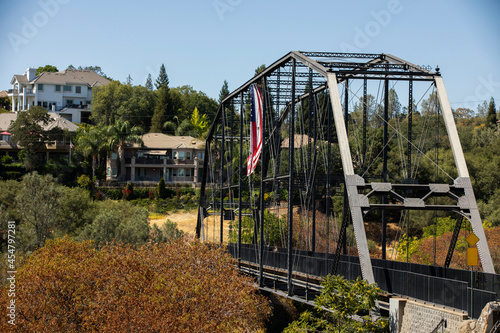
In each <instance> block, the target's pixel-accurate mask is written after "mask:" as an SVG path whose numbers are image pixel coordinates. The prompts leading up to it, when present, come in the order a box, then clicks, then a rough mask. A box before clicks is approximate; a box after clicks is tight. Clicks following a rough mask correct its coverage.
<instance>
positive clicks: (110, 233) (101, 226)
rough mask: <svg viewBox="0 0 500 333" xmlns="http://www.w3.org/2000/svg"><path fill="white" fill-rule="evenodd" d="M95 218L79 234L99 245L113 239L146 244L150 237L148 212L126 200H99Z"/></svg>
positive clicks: (82, 238)
mask: <svg viewBox="0 0 500 333" xmlns="http://www.w3.org/2000/svg"><path fill="white" fill-rule="evenodd" d="M94 216H95V217H94V218H93V220H92V222H91V223H90V224H87V225H86V226H85V227H84V229H83V231H82V232H81V233H80V235H79V236H78V238H79V239H81V240H92V241H94V242H95V244H96V245H97V246H102V245H104V244H107V243H110V242H112V241H113V240H114V241H116V242H120V243H124V244H144V243H145V242H146V241H147V239H148V237H149V223H148V212H147V211H146V210H145V209H144V208H141V207H136V206H134V205H132V204H131V203H128V202H124V201H109V200H107V201H102V202H97V205H96V211H95V212H94Z"/></svg>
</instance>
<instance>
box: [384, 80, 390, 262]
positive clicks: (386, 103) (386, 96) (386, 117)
mask: <svg viewBox="0 0 500 333" xmlns="http://www.w3.org/2000/svg"><path fill="white" fill-rule="evenodd" d="M384 83H385V84H384V91H385V93H384V142H383V145H384V150H383V154H382V160H383V164H382V178H383V182H384V183H387V146H388V141H389V127H388V122H389V80H388V79H385V82H384ZM382 203H383V204H387V195H384V196H383V197H382ZM386 246H387V212H386V210H385V209H382V260H385V259H386Z"/></svg>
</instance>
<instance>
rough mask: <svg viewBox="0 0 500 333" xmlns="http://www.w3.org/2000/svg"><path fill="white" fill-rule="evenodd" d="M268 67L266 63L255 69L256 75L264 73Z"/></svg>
mask: <svg viewBox="0 0 500 333" xmlns="http://www.w3.org/2000/svg"><path fill="white" fill-rule="evenodd" d="M265 69H266V65H264V64H262V65H260V66H259V67H257V68H256V69H255V76H257V75H258V74H260V73H262V72H263V71H264V70H265Z"/></svg>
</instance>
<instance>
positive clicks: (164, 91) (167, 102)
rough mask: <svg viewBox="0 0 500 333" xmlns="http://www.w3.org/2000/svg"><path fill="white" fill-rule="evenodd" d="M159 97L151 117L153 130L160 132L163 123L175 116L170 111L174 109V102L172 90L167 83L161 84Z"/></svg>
mask: <svg viewBox="0 0 500 333" xmlns="http://www.w3.org/2000/svg"><path fill="white" fill-rule="evenodd" d="M157 93H158V97H157V100H156V105H155V109H154V113H153V118H152V119H151V132H153V133H159V132H161V130H162V126H163V124H164V123H165V122H166V121H168V120H169V118H170V119H172V118H173V116H174V115H172V113H171V112H170V111H171V109H172V102H171V98H170V92H169V89H168V86H167V85H164V86H161V87H160V88H159V89H158V91H157Z"/></svg>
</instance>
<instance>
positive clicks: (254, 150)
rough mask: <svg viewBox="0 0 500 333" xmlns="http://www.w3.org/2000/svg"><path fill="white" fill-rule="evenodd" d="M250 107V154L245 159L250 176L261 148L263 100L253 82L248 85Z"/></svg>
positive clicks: (257, 160)
mask: <svg viewBox="0 0 500 333" xmlns="http://www.w3.org/2000/svg"><path fill="white" fill-rule="evenodd" d="M250 95H251V108H250V123H251V126H250V155H249V156H248V160H247V176H250V175H251V174H252V173H253V172H254V170H255V168H256V167H257V163H258V162H259V158H260V153H261V150H262V136H263V128H262V112H263V101H262V94H261V92H260V89H259V86H258V85H257V84H256V83H253V84H252V85H251V86H250Z"/></svg>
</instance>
